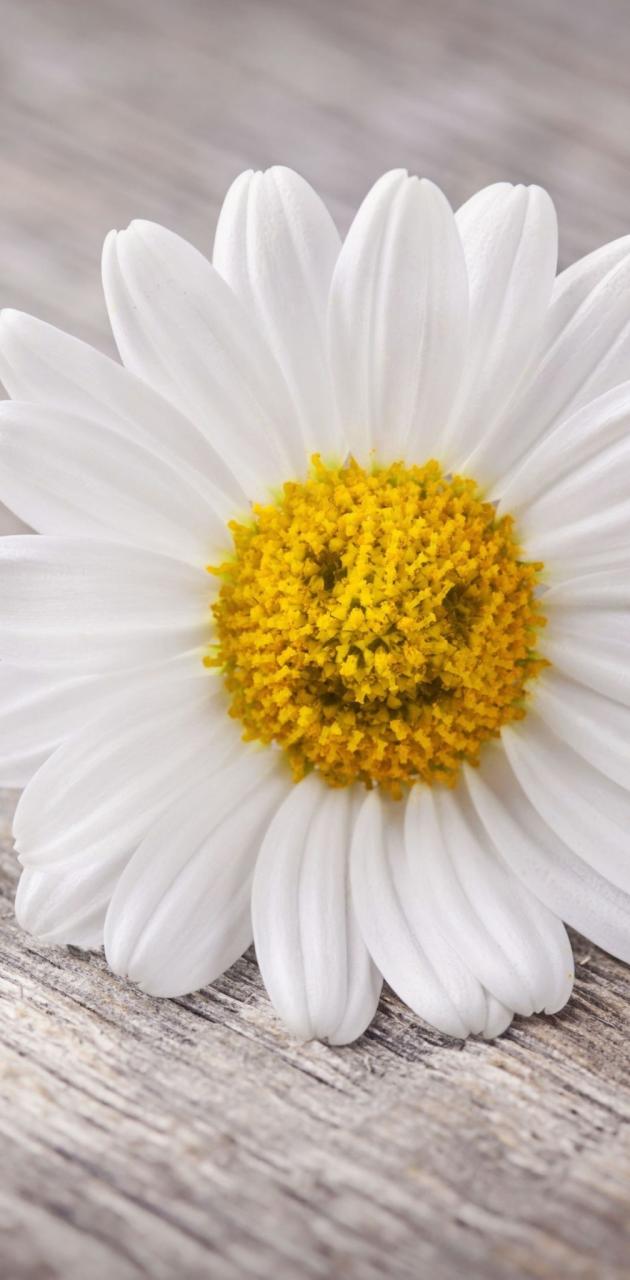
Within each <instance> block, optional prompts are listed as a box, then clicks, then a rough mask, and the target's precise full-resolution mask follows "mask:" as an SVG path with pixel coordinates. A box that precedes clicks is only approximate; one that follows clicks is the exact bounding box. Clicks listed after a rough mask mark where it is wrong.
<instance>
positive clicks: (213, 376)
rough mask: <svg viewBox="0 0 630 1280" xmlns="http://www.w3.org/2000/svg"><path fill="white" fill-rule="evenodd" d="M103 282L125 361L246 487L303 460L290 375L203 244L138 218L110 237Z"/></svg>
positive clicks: (267, 481) (253, 488)
mask: <svg viewBox="0 0 630 1280" xmlns="http://www.w3.org/2000/svg"><path fill="white" fill-rule="evenodd" d="M103 284H104V288H105V296H106V299H107V306H108V311H109V317H110V321H111V325H112V329H113V331H114V336H115V338H116V341H117V343H118V347H119V350H120V353H121V356H122V359H123V360H124V362H125V364H126V365H127V366H128V367H129V368H130V369H132V370H133V371H134V372H136V373H138V374H139V375H140V376H141V377H143V378H146V380H147V381H148V382H149V383H150V384H151V385H152V386H153V387H155V388H156V389H157V390H159V391H160V393H161V394H162V395H164V396H165V397H167V398H168V399H169V400H171V401H172V402H173V403H174V404H175V405H176V406H177V407H178V408H180V409H181V410H182V411H183V412H184V413H186V414H187V415H188V416H189V417H190V418H191V419H192V420H193V421H194V422H195V423H196V424H197V426H198V428H199V430H200V431H201V432H203V433H204V434H205V435H207V437H208V439H209V440H210V442H211V444H212V446H213V448H214V449H216V451H217V452H218V453H219V454H220V455H221V457H222V458H223V459H224V460H225V462H226V463H227V465H228V466H229V467H230V469H231V470H232V471H233V472H234V474H235V475H238V477H239V480H241V482H242V483H243V485H244V486H245V487H246V489H247V492H248V495H251V494H255V495H257V496H260V495H261V494H262V495H264V491H265V487H266V486H268V485H275V484H277V483H278V482H279V481H281V480H284V479H286V478H287V477H289V476H291V475H292V474H293V473H294V471H295V469H296V468H298V469H299V468H302V469H303V467H304V462H305V455H304V450H303V449H302V448H301V446H300V443H299V434H298V432H297V431H296V430H295V425H294V421H293V413H292V409H291V401H290V396H289V394H288V391H287V388H286V384H285V383H284V380H283V378H282V375H281V373H280V371H279V369H278V367H277V365H276V363H275V361H274V359H273V357H272V355H271V352H270V351H269V349H268V347H267V346H266V345H265V342H264V339H263V337H262V336H261V335H260V334H259V333H258V331H257V330H256V327H255V325H254V322H253V320H252V319H251V317H250V316H248V314H247V312H246V310H245V308H244V307H242V306H241V304H240V303H239V302H238V300H237V298H236V297H235V295H234V294H233V293H232V290H231V289H230V288H229V287H228V285H227V284H226V283H225V281H224V280H222V279H221V277H220V275H219V273H218V272H217V271H215V269H214V268H213V267H212V266H211V264H210V263H209V262H208V261H207V259H206V258H204V257H203V255H202V254H201V253H199V252H198V251H197V250H196V249H194V248H193V247H192V245H189V244H187V243H186V241H185V240H182V239H180V237H179V236H176V235H173V234H172V233H171V232H169V231H166V230H165V229H164V228H163V227H159V226H156V225H155V224H154V223H151V222H132V224H131V226H130V227H129V228H128V229H127V231H121V232H118V233H117V234H116V233H114V232H112V234H111V236H110V237H109V238H108V240H107V241H106V242H105V248H104V252H103Z"/></svg>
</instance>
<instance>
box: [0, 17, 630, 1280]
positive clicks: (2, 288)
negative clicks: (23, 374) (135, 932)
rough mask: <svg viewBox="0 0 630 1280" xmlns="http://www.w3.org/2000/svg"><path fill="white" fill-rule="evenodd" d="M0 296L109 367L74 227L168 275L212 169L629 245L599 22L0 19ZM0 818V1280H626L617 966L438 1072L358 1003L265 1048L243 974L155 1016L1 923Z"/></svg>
mask: <svg viewBox="0 0 630 1280" xmlns="http://www.w3.org/2000/svg"><path fill="white" fill-rule="evenodd" d="M0 30H1V31H2V43H1V46H0V86H1V87H0V108H1V109H0V156H1V162H2V184H1V186H0V302H1V303H2V305H11V306H18V307H22V308H25V309H27V310H32V311H34V312H36V313H37V314H39V315H42V316H44V317H45V318H47V319H49V320H52V321H53V322H55V323H57V324H61V325H62V326H64V327H66V328H68V329H71V330H72V331H74V332H75V333H78V334H79V335H80V336H82V337H85V338H87V339H89V340H91V341H94V342H96V343H98V344H99V345H101V346H103V347H104V348H106V349H108V348H109V349H111V342H110V338H109V335H108V333H107V328H106V323H105V314H104V308H103V304H102V301H101V297H100V289H99V283H98V269H97V262H98V255H99V251H100V243H101V241H102V238H103V235H104V233H105V232H106V231H107V230H108V229H109V228H110V227H111V226H123V225H125V224H126V223H127V222H128V221H129V219H130V218H132V217H134V216H144V217H149V218H154V219H156V220H158V221H162V222H165V223H166V224H167V225H170V226H172V227H174V228H175V229H176V230H179V231H180V232H181V233H182V234H184V235H186V236H188V237H189V238H190V239H192V240H193V241H194V242H195V243H197V244H198V245H199V246H200V247H201V248H207V247H208V246H209V245H210V243H211V236H212V228H213V225H214V220H215V217H216V213H217V209H218V205H219V201H220V198H221V195H222V193H223V191H224V189H225V187H226V185H227V184H228V182H229V181H230V180H231V179H232V177H233V176H234V175H235V174H236V173H237V172H238V171H239V170H240V169H241V168H243V167H247V166H250V165H254V166H256V167H263V166H265V165H267V164H269V163H271V162H273V161H283V162H285V163H288V164H291V165H293V166H295V167H296V168H298V169H300V170H301V171H302V172H304V173H305V175H306V176H307V177H308V178H309V179H311V180H312V181H313V182H314V183H315V184H316V185H317V186H318V188H319V189H320V190H321V191H322V193H323V194H324V196H325V197H326V198H327V199H328V201H329V202H330V205H331V208H332V209H333V212H334V213H335V216H336V217H337V219H338V221H339V224H340V226H341V227H342V228H343V227H345V226H346V225H347V223H348V221H349V218H350V216H351V211H352V209H353V207H354V206H355V205H356V202H357V200H358V199H360V197H361V195H362V193H363V192H364V191H365V189H366V187H367V185H368V184H369V183H370V182H371V181H372V180H373V179H374V178H375V177H376V176H377V175H378V174H379V172H381V171H382V170H383V169H385V168H387V167H391V166H392V165H396V164H405V165H407V166H408V167H409V168H410V169H412V170H415V171H417V172H418V171H419V172H422V173H425V174H427V175H429V176H431V177H433V178H435V179H436V180H437V181H438V182H440V183H441V184H442V185H443V186H444V187H445V189H446V191H447V192H448V194H449V196H450V197H451V199H452V200H453V201H454V202H455V203H457V202H459V201H461V200H462V199H465V198H466V196H467V195H469V194H470V193H471V192H472V191H473V190H474V189H475V188H476V187H478V186H480V185H482V184H484V183H486V182H488V181H492V180H495V179H496V178H500V177H504V178H508V179H512V180H519V179H520V180H525V181H532V180H535V181H540V182H542V183H543V184H544V185H546V186H548V187H549V189H550V191H551V192H552V194H553V196H554V198H555V200H556V203H557V206H558V209H559V213H560V219H561V246H562V258H563V261H565V262H566V261H570V260H572V259H573V258H574V257H576V256H577V255H579V254H581V253H584V252H587V251H588V250H589V249H591V248H593V247H595V246H596V245H597V244H598V243H601V242H602V241H604V240H607V239H611V238H613V237H615V236H617V235H620V234H623V233H625V232H627V231H628V230H629V229H630V199H629V194H630V178H629V175H630V97H629V93H628V88H629V85H628V66H629V65H630V11H629V10H628V6H627V3H626V0H599V2H598V4H597V5H594V4H592V3H591V2H590V0H552V2H551V3H549V2H547V0H495V2H493V0H427V2H426V3H425V2H423V0H419V2H417V3H414V0H366V2H365V3H360V2H359V0H355V2H354V3H344V0H302V2H301V3H300V2H298V0H293V2H291V0H270V2H269V3H266V2H264V0H231V3H229V4H227V3H219V2H218V0H217V2H216V3H215V2H212V3H204V2H203V0H178V3H177V4H175V3H171V2H170V0H100V2H97V0H92V2H91V3H90V2H86V0H21V3H17V0H0ZM12 805H13V797H11V796H10V795H8V794H5V796H4V797H3V798H2V804H1V808H0V812H1V813H2V824H3V826H2V831H1V833H0V843H1V847H2V850H3V854H2V871H1V878H0V888H1V891H2V897H1V906H0V910H1V914H2V931H1V940H0V996H1V1000H0V1054H1V1078H0V1090H1V1093H2V1099H3V1110H2V1114H1V1116H0V1133H1V1139H2V1140H1V1142H0V1165H1V1166H2V1175H1V1179H0V1240H1V1243H0V1263H1V1266H0V1271H1V1273H2V1275H3V1277H6V1280H26V1278H28V1280H31V1277H33V1278H34V1280H140V1278H141V1277H149V1278H150V1280H171V1277H178V1278H182V1280H187V1278H193V1280H194V1278H196V1277H199V1278H200V1280H201V1277H207V1276H212V1277H217V1278H218V1280H223V1278H224V1277H225V1280H237V1278H240V1277H252V1278H256V1277H260V1278H261V1280H272V1278H273V1280H276V1278H277V1280H285V1278H286V1280H311V1277H312V1278H313V1280H319V1278H322V1277H348V1278H349V1280H378V1278H380V1277H383V1276H387V1277H392V1278H393V1280H396V1278H397V1277H401V1278H402V1277H414V1278H415V1277H425V1276H426V1277H431V1280H455V1278H459V1277H461V1276H462V1275H464V1274H465V1275H467V1276H469V1277H471V1278H474V1280H494V1278H496V1280H505V1278H508V1280H509V1278H511V1277H519V1278H520V1277H531V1278H532V1280H540V1278H551V1277H553V1278H554V1280H555V1278H558V1277H576V1278H579V1280H600V1278H602V1277H604V1278H606V1277H610V1278H611V1280H622V1277H627V1276H629V1275H630V1265H629V1261H628V1259H629V1257H630V1229H629V1226H628V1216H629V1215H628V1209H629V1201H630V1137H629V1130H628V1117H629V1114H630V1088H629V1085H628V1067H629V1061H628V1059H629V1054H628V1048H627V1045H628V1032H629V1031H630V971H629V970H628V969H627V968H624V966H622V965H620V964H618V963H617V962H615V961H613V960H611V959H610V958H609V957H606V956H605V955H603V954H602V953H601V952H600V951H598V950H597V949H596V948H594V947H591V946H589V945H588V944H586V943H584V942H583V941H581V940H580V939H576V940H575V947H576V956H577V958H578V961H579V963H578V977H577V983H576V989H575V995H574V997H573V1000H572V1001H571V1004H570V1005H569V1007H568V1009H567V1010H566V1011H565V1012H564V1013H563V1014H561V1015H560V1016H558V1017H554V1018H540V1019H534V1020H530V1021H527V1022H523V1021H522V1020H519V1019H517V1020H516V1022H515V1024H514V1026H513V1028H512V1029H511V1030H510V1032H509V1033H508V1034H507V1035H506V1036H505V1037H503V1038H502V1040H501V1041H499V1042H498V1043H496V1044H492V1045H486V1044H482V1043H474V1042H473V1043H467V1044H466V1045H463V1046H462V1045H459V1044H455V1043H451V1042H449V1041H447V1040H445V1039H444V1038H443V1037H441V1036H439V1035H437V1034H434V1033H432V1032H431V1031H430V1030H428V1029H427V1028H426V1027H424V1026H422V1025H421V1024H420V1023H419V1022H418V1020H417V1019H416V1018H414V1017H413V1015H411V1014H410V1013H409V1011H408V1010H406V1009H405V1008H404V1007H403V1006H402V1005H401V1004H400V1003H399V1001H398V1000H397V999H395V997H393V996H392V995H391V994H387V993H386V994H385V995H384V997H383V1000H382V1002H381V1007H380V1010H379V1013H378V1016H377V1018H376V1021H375V1022H374V1024H373V1026H372V1027H371V1028H370V1029H369V1031H368V1032H367V1034H366V1035H365V1036H364V1037H363V1038H362V1040H361V1041H360V1042H359V1043H358V1044H357V1045H355V1046H353V1047H351V1048H348V1049H330V1048H327V1047H326V1046H323V1045H320V1044H311V1045H306V1046H298V1045H295V1044H292V1043H291V1042H290V1041H288V1040H287V1038H286V1036H285V1034H284V1033H283V1031H282V1029H281V1027H280V1026H279V1024H278V1023H277V1021H276V1019H275V1018H274V1016H273V1014H272V1012H271V1010H270V1007H269V1004H268V1001H267V999H266V997H265V994H264V992H263V990H262V986H261V982H260V979H259V976H258V972H257V969H256V964H255V960H254V958H253V957H252V956H251V955H247V956H246V957H245V958H244V959H243V960H242V961H241V962H240V963H239V964H237V965H236V966H235V967H234V969H233V970H232V971H231V972H230V973H229V974H227V975H226V976H225V977H224V978H223V979H222V980H221V981H220V982H218V983H217V984H216V985H215V986H214V987H213V988H211V989H208V990H206V991H204V992H202V993H200V994H199V995H196V996H192V997H188V998H186V999H181V1000H171V1001H163V1002H159V1001H155V1000H151V999H149V998H147V997H145V996H142V995H139V994H138V993H137V992H136V991H135V990H134V989H133V988H132V987H131V986H129V985H127V984H125V983H123V982H121V981H119V980H118V979H116V978H115V977H113V976H112V975H111V974H109V973H108V972H107V970H106V968H105V966H104V963H103V960H102V958H101V957H100V956H99V955H96V954H93V955H87V954H84V953H80V952H76V951H74V950H69V949H68V950H63V949H59V948H50V947H44V946H40V945H38V944H36V943H35V942H33V941H32V940H31V939H29V938H26V937H25V936H23V935H22V934H21V933H20V932H19V930H18V929H17V928H16V926H15V924H14V922H13V916H12V900H13V892H14V884H15V878H16V867H15V862H14V859H13V856H12V854H11V853H10V851H9V850H10V838H9V823H10V813H11V809H12Z"/></svg>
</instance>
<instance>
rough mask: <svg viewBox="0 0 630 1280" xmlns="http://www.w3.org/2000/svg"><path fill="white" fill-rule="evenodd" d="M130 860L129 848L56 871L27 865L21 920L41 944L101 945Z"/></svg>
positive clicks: (17, 909) (18, 914)
mask: <svg viewBox="0 0 630 1280" xmlns="http://www.w3.org/2000/svg"><path fill="white" fill-rule="evenodd" d="M128 857H129V854H128V852H127V851H126V850H125V851H123V852H122V853H121V852H120V851H119V850H116V851H115V852H114V853H112V854H108V853H104V854H103V855H102V857H100V858H90V859H87V860H85V861H84V860H83V859H79V858H73V859H71V861H69V862H67V863H56V864H55V865H54V866H51V867H26V868H25V869H24V871H23V872H22V875H21V876H20V882H19V884H18V891H17V896H16V899H15V915H16V918H17V922H18V924H19V925H21V927H22V929H26V931H27V933H31V934H33V936H34V937H35V938H39V939H40V940H41V941H42V942H55V943H61V944H63V945H66V946H67V945H74V946H76V947H89V948H91V947H100V946H101V944H102V942H103V925H104V922H105V915H106V912H107V908H108V905H109V901H110V898H111V896H112V893H113V892H114V889H115V887H116V883H117V881H118V879H119V877H120V875H121V872H122V870H123V868H124V866H125V863H126V862H127V859H128Z"/></svg>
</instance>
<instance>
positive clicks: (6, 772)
mask: <svg viewBox="0 0 630 1280" xmlns="http://www.w3.org/2000/svg"><path fill="white" fill-rule="evenodd" d="M101 686H102V689H103V696H104V697H105V698H107V697H109V696H110V689H109V684H108V682H107V681H106V680H64V681H61V682H59V681H54V680H53V681H52V682H51V680H50V678H49V677H46V676H44V675H42V674H41V673H40V672H38V671H29V670H21V669H19V668H16V667H11V666H8V665H7V663H6V662H3V663H0V786H3V787H22V786H25V785H26V783H27V782H28V780H29V778H30V777H31V776H32V774H33V773H35V771H36V769H38V768H39V767H40V765H42V764H43V763H44V760H45V759H46V757H47V756H48V755H50V754H51V752H52V751H54V749H55V747H56V746H57V745H58V743H59V742H61V740H62V738H64V737H65V736H66V735H67V734H68V733H69V732H72V731H73V730H75V729H78V728H79V727H80V726H81V725H82V724H84V723H85V720H86V717H87V715H88V714H89V707H90V705H91V703H92V698H93V696H94V690H95V689H99V690H100V688H101Z"/></svg>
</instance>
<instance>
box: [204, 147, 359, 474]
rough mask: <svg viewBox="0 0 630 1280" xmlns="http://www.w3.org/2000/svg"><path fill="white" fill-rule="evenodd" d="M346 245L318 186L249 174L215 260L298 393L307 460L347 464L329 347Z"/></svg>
mask: <svg viewBox="0 0 630 1280" xmlns="http://www.w3.org/2000/svg"><path fill="white" fill-rule="evenodd" d="M340 248H341V240H340V238H339V233H338V231H337V229H336V227H335V224H334V222H333V220H332V218H331V216H330V214H329V213H328V210H327V209H326V206H325V205H324V203H323V202H322V201H321V200H320V198H319V196H317V195H316V194H315V192H314V191H313V189H312V187H310V186H309V184H308V182H305V181H304V179H303V178H300V177H299V175H298V174H297V173H293V172H292V170H291V169H285V168H282V167H281V166H280V165H276V166H275V167H274V168H273V169H268V170H267V172H266V173H252V172H251V170H250V171H249V172H247V173H242V174H241V176H240V177H239V178H237V179H236V181H235V182H234V183H233V184H232V186H231V187H230V190H229V191H228V193H227V196H226V198H225V201H224V204H223V208H222V210H221V215H220V217H219V221H218V225H217V232H216V238H215V242H214V255H213V262H214V266H215V267H216V269H217V271H218V272H219V274H220V275H222V276H223V279H224V280H227V283H228V284H229V285H230V286H231V288H232V289H233V291H234V293H235V294H236V296H237V298H238V299H239V301H240V302H241V303H242V304H243V306H244V307H245V310H246V311H247V312H248V314H249V315H250V316H252V317H253V318H254V319H255V320H256V323H257V325H258V328H259V329H260V331H261V333H264V334H265V337H266V339H267V342H268V343H269V346H270V347H271V350H272V351H273V354H274V355H275V357H276V360H277V361H278V365H279V366H280V368H281V370H282V372H283V374H284V377H285V379H286V382H287V384H288V386H289V389H290V392H291V399H292V402H293V405H294V409H295V417H296V422H297V424H298V426H299V429H300V433H301V436H302V439H303V442H304V448H305V452H306V454H307V456H308V455H310V454H312V453H314V452H320V453H322V454H323V456H324V457H327V456H333V457H337V458H338V459H342V458H343V457H344V456H345V453H346V446H345V442H344V438H343V433H342V431H341V429H340V427H339V426H338V424H337V419H336V409H335V404H334V399H333V388H332V379H331V373H330V364H329V361H328V352H327V342H326V313H327V307H328V293H329V289H330V281H331V279H332V273H333V269H334V266H335V262H336V260H337V256H338V254H339V250H340Z"/></svg>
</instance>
